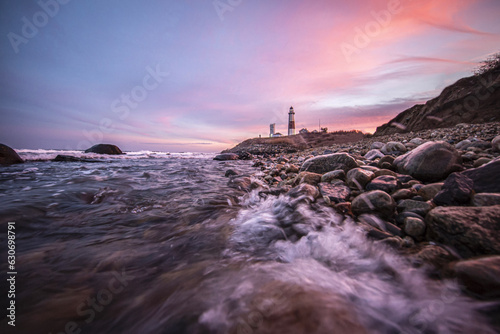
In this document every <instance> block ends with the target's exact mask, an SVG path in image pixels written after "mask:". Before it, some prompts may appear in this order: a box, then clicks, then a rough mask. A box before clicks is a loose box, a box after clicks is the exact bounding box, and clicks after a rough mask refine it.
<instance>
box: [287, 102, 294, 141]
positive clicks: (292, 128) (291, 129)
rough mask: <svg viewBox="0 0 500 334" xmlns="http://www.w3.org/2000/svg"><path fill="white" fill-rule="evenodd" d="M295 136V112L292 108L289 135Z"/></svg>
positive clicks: (289, 115)
mask: <svg viewBox="0 0 500 334" xmlns="http://www.w3.org/2000/svg"><path fill="white" fill-rule="evenodd" d="M294 134H295V111H293V107H290V112H289V113H288V135H289V136H293V135H294Z"/></svg>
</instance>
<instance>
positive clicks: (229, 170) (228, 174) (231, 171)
mask: <svg viewBox="0 0 500 334" xmlns="http://www.w3.org/2000/svg"><path fill="white" fill-rule="evenodd" d="M235 175H238V173H236V172H235V171H234V170H232V169H228V170H227V171H226V173H225V174H224V176H225V177H230V176H235Z"/></svg>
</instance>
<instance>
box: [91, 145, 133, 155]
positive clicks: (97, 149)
mask: <svg viewBox="0 0 500 334" xmlns="http://www.w3.org/2000/svg"><path fill="white" fill-rule="evenodd" d="M85 153H97V154H110V155H118V154H124V153H123V152H122V150H120V149H119V148H118V146H116V145H111V144H97V145H94V146H92V147H91V148H89V149H86V150H85Z"/></svg>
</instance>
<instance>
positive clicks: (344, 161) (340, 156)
mask: <svg viewBox="0 0 500 334" xmlns="http://www.w3.org/2000/svg"><path fill="white" fill-rule="evenodd" d="M356 167H358V164H357V163H356V160H355V159H354V158H353V157H351V156H350V155H349V154H347V153H333V154H327V155H320V156H317V157H314V158H310V159H308V160H306V161H305V162H304V163H303V164H302V167H301V169H300V170H301V171H303V172H311V173H317V174H325V173H328V172H331V171H333V170H337V169H342V170H343V171H344V172H346V173H347V172H348V171H349V170H351V169H353V168H356Z"/></svg>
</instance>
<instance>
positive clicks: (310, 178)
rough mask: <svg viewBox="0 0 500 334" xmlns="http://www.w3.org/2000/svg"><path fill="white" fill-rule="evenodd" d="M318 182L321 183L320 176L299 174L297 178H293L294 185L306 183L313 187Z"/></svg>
mask: <svg viewBox="0 0 500 334" xmlns="http://www.w3.org/2000/svg"><path fill="white" fill-rule="evenodd" d="M320 182H321V174H316V173H309V172H300V173H299V175H297V177H296V178H295V181H294V185H297V184H301V183H307V184H311V185H313V186H315V185H317V184H318V183H320Z"/></svg>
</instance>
